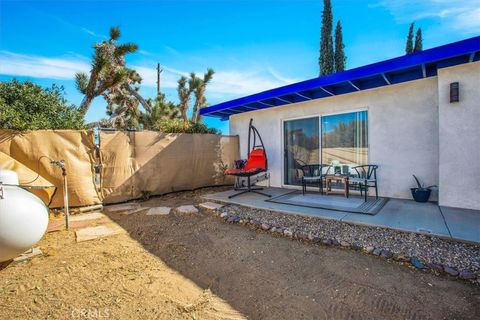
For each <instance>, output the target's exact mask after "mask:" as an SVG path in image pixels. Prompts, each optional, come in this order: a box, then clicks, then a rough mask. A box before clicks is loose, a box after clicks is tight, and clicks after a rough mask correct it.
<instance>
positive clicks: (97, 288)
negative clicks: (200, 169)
mask: <svg viewBox="0 0 480 320" xmlns="http://www.w3.org/2000/svg"><path fill="white" fill-rule="evenodd" d="M212 191H217V190H212V189H204V190H199V191H196V192H183V193H178V194H171V195H166V196H163V197H158V198H154V199H151V200H149V201H147V202H144V203H142V205H144V206H146V205H148V206H171V207H175V206H178V205H182V204H198V203H200V202H201V198H200V196H201V195H202V194H205V193H207V192H212ZM109 216H110V218H111V219H112V220H113V221H114V223H116V224H118V225H119V226H120V227H122V228H123V229H124V230H125V231H126V232H125V233H123V234H119V235H114V236H111V237H107V238H105V239H97V240H91V241H86V242H81V243H76V242H75V235H74V232H73V231H69V232H67V231H60V232H53V233H49V234H47V235H46V236H45V237H44V239H42V241H41V242H40V243H39V244H38V246H39V247H40V248H41V249H42V250H43V251H44V253H45V255H44V256H41V257H35V258H33V259H31V260H29V261H26V262H22V263H17V264H13V265H10V266H9V267H7V268H5V269H3V270H1V271H0V319H100V318H101V319H235V318H242V317H246V318H250V319H480V288H479V287H478V286H474V285H472V284H469V283H466V282H462V281H459V280H454V279H451V278H448V277H446V276H435V275H433V274H430V273H425V272H421V271H417V270H414V269H411V268H408V267H406V266H403V265H400V264H398V263H396V262H391V261H388V260H383V259H380V258H377V257H374V256H371V255H365V254H362V253H360V252H356V251H351V250H345V249H341V248H334V247H323V246H320V245H314V244H309V243H302V242H299V241H293V240H289V239H286V238H280V237H275V236H273V235H271V234H268V233H264V232H261V231H255V230H251V229H249V228H247V227H245V226H242V225H239V224H235V225H230V224H227V223H225V222H223V221H222V220H221V219H219V218H216V217H214V216H213V215H212V214H211V213H209V212H207V211H203V210H202V211H200V213H199V214H189V215H180V214H176V213H171V214H170V215H168V216H147V215H145V212H137V213H134V214H131V215H122V214H119V213H112V214H109Z"/></svg>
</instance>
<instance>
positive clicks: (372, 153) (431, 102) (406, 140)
mask: <svg viewBox="0 0 480 320" xmlns="http://www.w3.org/2000/svg"><path fill="white" fill-rule="evenodd" d="M437 90H438V86H437V78H436V77H432V78H427V79H421V80H416V81H411V82H407V83H403V84H396V85H390V86H386V87H382V88H377V89H372V90H365V91H359V92H355V93H350V94H345V95H340V96H335V97H329V98H323V99H318V100H312V101H308V102H302V103H297V104H292V105H289V106H284V107H277V108H270V109H264V110H259V111H252V112H247V113H242V114H238V115H234V116H231V117H230V133H231V134H234V135H239V136H240V148H241V149H240V150H241V153H242V157H244V158H245V157H246V153H247V150H246V148H247V131H248V121H249V119H250V118H253V119H254V125H255V126H256V127H257V129H258V130H259V132H260V134H261V135H262V138H263V140H264V142H265V147H266V150H267V155H268V159H269V169H270V172H271V184H272V186H276V187H281V186H282V185H283V145H282V139H283V137H282V136H283V129H282V120H288V119H291V118H299V117H305V116H316V115H322V114H332V113H340V112H346V111H358V110H362V109H363V110H365V109H366V110H368V118H369V119H368V121H369V140H370V141H369V145H370V146H369V162H370V163H372V164H378V165H379V170H378V180H379V193H380V196H386V197H395V198H411V195H410V189H409V188H410V187H413V186H414V181H413V178H412V174H415V175H417V176H418V177H420V178H421V179H422V180H424V181H425V183H427V184H438V183H439V181H438V168H439V163H438V159H439V150H438V145H439V141H438V130H439V128H438V94H437ZM435 199H436V194H433V195H432V198H431V200H435Z"/></svg>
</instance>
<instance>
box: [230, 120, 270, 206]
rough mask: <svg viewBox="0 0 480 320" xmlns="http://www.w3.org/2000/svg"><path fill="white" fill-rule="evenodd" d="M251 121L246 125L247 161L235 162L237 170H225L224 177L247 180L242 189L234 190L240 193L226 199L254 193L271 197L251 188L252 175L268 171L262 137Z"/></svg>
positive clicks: (259, 188)
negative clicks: (244, 178)
mask: <svg viewBox="0 0 480 320" xmlns="http://www.w3.org/2000/svg"><path fill="white" fill-rule="evenodd" d="M252 123H253V119H250V123H249V125H248V155H247V157H248V159H247V161H241V160H239V161H236V166H237V168H235V169H227V170H225V174H226V175H230V176H235V177H246V178H247V186H246V187H243V188H235V190H236V191H240V192H238V193H235V194H233V195H231V196H229V197H228V198H233V197H236V196H239V195H241V194H244V193H247V192H254V193H258V194H261V195H263V196H266V197H271V195H269V194H266V193H263V192H260V191H258V190H263V188H261V187H252V185H251V181H250V178H251V177H252V176H254V175H257V174H259V173H262V172H267V170H268V159H267V153H266V152H265V146H264V144H263V141H262V137H261V136H260V133H258V130H257V128H255V127H254V126H253V124H252ZM257 137H258V140H259V141H260V144H259V145H257V144H256V142H257ZM252 138H253V147H252V149H251V150H250V143H251V140H252Z"/></svg>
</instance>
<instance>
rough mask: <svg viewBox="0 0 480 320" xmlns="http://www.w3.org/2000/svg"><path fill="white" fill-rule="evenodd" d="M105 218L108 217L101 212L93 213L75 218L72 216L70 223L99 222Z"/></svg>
mask: <svg viewBox="0 0 480 320" xmlns="http://www.w3.org/2000/svg"><path fill="white" fill-rule="evenodd" d="M105 217H106V215H104V214H103V213H101V212H92V213H85V214H77V215H74V216H70V218H69V220H70V222H76V221H87V220H97V219H101V218H105Z"/></svg>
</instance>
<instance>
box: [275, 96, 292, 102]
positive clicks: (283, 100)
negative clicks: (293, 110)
mask: <svg viewBox="0 0 480 320" xmlns="http://www.w3.org/2000/svg"><path fill="white" fill-rule="evenodd" d="M274 98H275V99H277V100H280V101H282V102H285V103H292V102H293V101H288V100H286V99H282V98H279V97H274Z"/></svg>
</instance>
